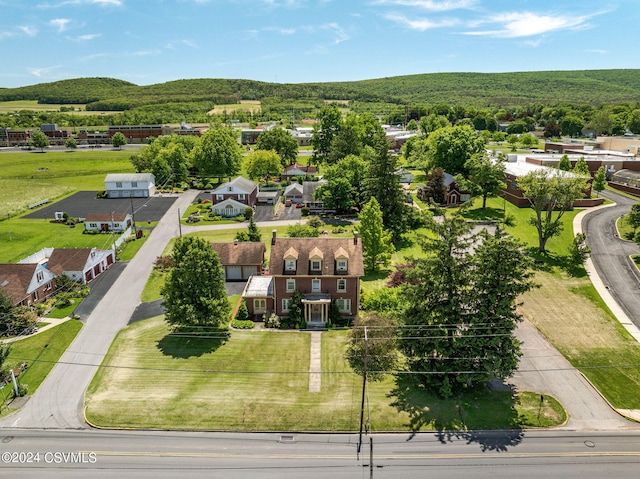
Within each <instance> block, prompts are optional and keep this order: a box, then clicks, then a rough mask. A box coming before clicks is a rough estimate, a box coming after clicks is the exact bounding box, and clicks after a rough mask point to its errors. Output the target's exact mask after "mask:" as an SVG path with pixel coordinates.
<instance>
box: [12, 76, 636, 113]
mask: <svg viewBox="0 0 640 479" xmlns="http://www.w3.org/2000/svg"><path fill="white" fill-rule="evenodd" d="M265 99H267V100H268V101H271V102H273V99H279V100H285V101H289V100H297V101H302V100H305V101H318V100H349V101H358V102H363V103H366V102H382V103H393V104H398V105H406V104H410V103H423V104H438V103H447V104H450V105H475V106H479V107H498V108H500V107H509V106H514V105H523V104H527V103H544V104H550V103H572V104H589V105H600V104H603V103H622V102H624V103H628V102H640V70H580V71H547V72H544V71H538V72H515V73H429V74H419V75H407V76H397V77H389V78H379V79H372V80H362V81H353V82H329V83H300V84H279V83H267V82H259V81H253V80H229V79H192V80H177V81H171V82H166V83H159V84H155V85H147V86H137V85H134V84H132V83H129V82H125V81H122V80H116V79H110V78H79V79H75V80H62V81H58V82H53V83H42V84H38V85H32V86H26V87H20V88H5V89H0V101H10V100H38V101H39V102H40V103H63V104H64V103H85V104H87V110H112V111H118V110H120V111H121V110H132V109H135V108H140V107H144V106H149V107H151V106H152V105H163V106H162V107H161V108H166V109H172V107H170V106H169V104H180V105H181V106H180V108H182V109H185V108H186V109H190V110H191V109H195V110H201V111H206V109H207V108H210V107H211V105H216V104H226V103H237V102H238V101H240V100H265ZM151 108H153V107H151ZM173 109H175V108H173Z"/></svg>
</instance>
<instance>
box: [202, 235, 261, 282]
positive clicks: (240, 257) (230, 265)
mask: <svg viewBox="0 0 640 479" xmlns="http://www.w3.org/2000/svg"><path fill="white" fill-rule="evenodd" d="M211 247H212V248H213V250H214V251H215V252H216V253H217V254H218V258H219V259H220V264H221V265H222V269H223V270H224V278H225V281H246V280H248V279H249V277H250V276H251V275H261V274H262V265H263V263H264V253H265V250H266V248H265V246H264V243H262V242H250V241H247V242H242V241H236V242H233V243H211Z"/></svg>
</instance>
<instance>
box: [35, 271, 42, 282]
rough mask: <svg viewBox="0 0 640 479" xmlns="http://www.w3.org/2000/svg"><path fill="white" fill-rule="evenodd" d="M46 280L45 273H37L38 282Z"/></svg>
mask: <svg viewBox="0 0 640 479" xmlns="http://www.w3.org/2000/svg"><path fill="white" fill-rule="evenodd" d="M43 279H44V273H43V272H42V271H38V272H37V273H36V281H38V282H40V281H42V280H43Z"/></svg>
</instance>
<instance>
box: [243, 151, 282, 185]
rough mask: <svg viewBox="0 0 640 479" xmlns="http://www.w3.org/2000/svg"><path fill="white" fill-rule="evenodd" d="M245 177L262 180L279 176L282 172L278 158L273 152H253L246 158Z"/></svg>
mask: <svg viewBox="0 0 640 479" xmlns="http://www.w3.org/2000/svg"><path fill="white" fill-rule="evenodd" d="M246 169H247V175H249V178H251V179H252V180H264V181H265V182H266V181H267V179H268V178H269V176H279V175H280V173H281V172H282V163H281V162H280V156H278V153H276V151H275V150H255V151H252V152H251V153H249V157H248V158H247V164H246Z"/></svg>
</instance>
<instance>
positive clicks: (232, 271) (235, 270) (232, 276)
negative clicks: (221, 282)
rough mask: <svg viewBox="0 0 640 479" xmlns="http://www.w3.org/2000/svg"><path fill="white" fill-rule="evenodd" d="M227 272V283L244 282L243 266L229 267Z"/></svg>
mask: <svg viewBox="0 0 640 479" xmlns="http://www.w3.org/2000/svg"><path fill="white" fill-rule="evenodd" d="M226 270H227V273H226V279H227V281H242V266H227V267H226Z"/></svg>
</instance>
